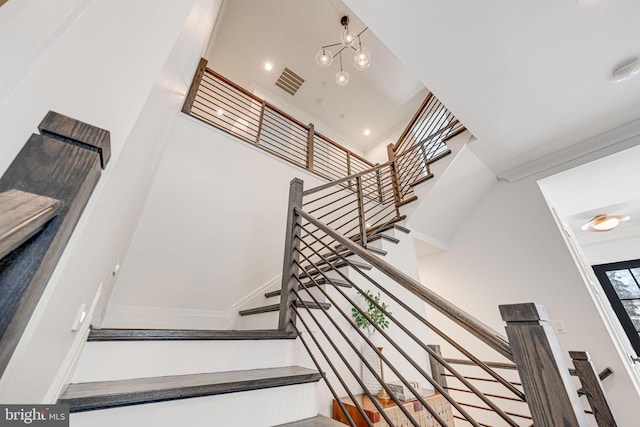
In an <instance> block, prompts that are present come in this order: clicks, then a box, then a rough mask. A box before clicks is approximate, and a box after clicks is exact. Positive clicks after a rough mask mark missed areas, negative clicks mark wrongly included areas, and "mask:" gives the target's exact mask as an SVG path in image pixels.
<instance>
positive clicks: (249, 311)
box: [238, 300, 331, 316]
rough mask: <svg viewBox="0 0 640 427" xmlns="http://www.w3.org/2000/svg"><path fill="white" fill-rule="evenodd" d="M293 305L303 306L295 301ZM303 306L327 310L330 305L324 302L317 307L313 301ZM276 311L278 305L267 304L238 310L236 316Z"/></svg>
mask: <svg viewBox="0 0 640 427" xmlns="http://www.w3.org/2000/svg"><path fill="white" fill-rule="evenodd" d="M295 304H296V307H304V304H302V302H300V301H299V300H296V302H295ZM305 304H306V305H307V307H309V308H312V309H318V310H320V309H323V310H328V309H330V308H331V304H329V303H326V302H323V303H320V304H319V305H318V304H316V303H315V302H313V301H305ZM278 310H280V304H269V305H263V306H262V307H255V308H249V309H247V310H240V311H239V312H238V314H240V316H250V315H252V314H260V313H270V312H272V311H278Z"/></svg>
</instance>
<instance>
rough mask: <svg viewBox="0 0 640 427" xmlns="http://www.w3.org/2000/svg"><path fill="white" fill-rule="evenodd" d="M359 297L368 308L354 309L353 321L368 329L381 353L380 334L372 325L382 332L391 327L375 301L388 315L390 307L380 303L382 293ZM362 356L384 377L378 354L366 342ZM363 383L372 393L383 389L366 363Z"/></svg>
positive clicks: (367, 291)
mask: <svg viewBox="0 0 640 427" xmlns="http://www.w3.org/2000/svg"><path fill="white" fill-rule="evenodd" d="M358 295H360V296H361V297H362V298H363V299H364V300H365V303H366V308H361V309H358V308H356V307H352V308H351V317H352V318H353V321H354V323H355V324H356V326H357V327H358V328H360V329H366V331H367V334H368V338H369V340H370V341H371V342H372V343H373V344H374V345H375V346H376V347H377V348H378V350H379V351H382V346H381V343H380V339H379V338H378V334H376V333H375V332H376V331H377V329H376V328H375V326H373V325H372V324H371V322H373V323H375V324H376V325H378V327H379V328H380V329H381V330H384V329H386V328H388V327H389V319H387V316H386V315H385V313H384V312H383V311H382V310H381V309H380V308H378V307H377V306H376V305H375V304H374V301H375V302H376V303H377V304H378V305H379V306H380V307H382V309H384V310H385V311H386V312H387V313H389V314H391V312H390V311H389V310H388V308H389V306H388V305H387V304H386V303H384V302H381V301H380V292H378V293H377V294H376V295H374V294H373V292H371V291H370V290H366V291H365V292H364V294H363V293H358ZM367 297H369V298H367ZM363 313H366V315H367V316H369V319H371V321H369V319H367V318H366V317H365V316H364V314H363ZM362 355H363V356H364V358H365V359H366V360H367V362H368V363H369V365H371V367H372V368H374V370H375V371H376V373H377V374H378V376H382V370H381V366H380V359H379V357H378V353H377V352H376V351H375V350H374V349H373V348H371V346H369V344H367V343H366V342H364V343H362ZM362 381H363V383H364V385H365V386H366V387H367V389H369V391H370V392H371V393H378V392H380V390H381V389H382V387H381V385H380V383H379V382H378V380H377V379H376V377H375V376H374V375H373V373H371V371H370V370H369V369H368V368H367V367H366V366H365V365H364V363H363V364H362Z"/></svg>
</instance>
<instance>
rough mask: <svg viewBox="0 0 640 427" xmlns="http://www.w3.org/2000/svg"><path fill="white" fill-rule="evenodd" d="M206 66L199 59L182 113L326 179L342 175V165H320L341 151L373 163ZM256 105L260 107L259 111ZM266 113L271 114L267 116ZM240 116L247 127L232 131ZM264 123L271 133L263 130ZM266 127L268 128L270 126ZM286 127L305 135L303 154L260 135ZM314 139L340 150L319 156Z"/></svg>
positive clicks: (278, 134) (275, 134) (274, 135)
mask: <svg viewBox="0 0 640 427" xmlns="http://www.w3.org/2000/svg"><path fill="white" fill-rule="evenodd" d="M206 65H207V61H206V60H205V59H204V58H203V59H201V60H200V63H199V64H198V68H197V70H196V73H195V75H194V78H193V81H192V84H191V87H190V89H189V93H188V95H187V97H186V99H185V102H184V105H183V108H182V112H184V113H185V114H189V115H191V116H192V117H194V118H196V119H198V120H200V121H202V122H205V123H207V124H209V125H212V126H215V127H218V128H219V129H222V130H223V131H225V132H228V133H230V134H232V135H234V136H236V137H237V138H240V139H242V140H244V141H246V142H249V143H252V144H253V145H255V146H257V147H260V148H261V149H264V150H266V151H268V152H269V153H271V154H272V155H275V156H278V157H280V158H282V159H284V160H287V161H289V162H291V163H293V164H295V165H297V166H299V167H302V168H304V169H306V170H308V171H310V172H312V173H314V174H316V175H318V176H321V177H323V178H325V179H332V178H333V177H341V176H342V175H344V174H345V172H344V171H343V170H341V168H335V167H334V168H331V167H328V168H323V165H324V164H329V163H331V161H332V159H333V157H338V158H341V156H342V153H344V154H345V156H348V157H350V158H351V160H352V161H353V160H355V159H357V162H358V169H360V168H361V167H362V166H361V164H364V165H365V166H369V167H372V166H373V163H371V162H370V161H368V160H367V159H365V158H364V157H362V156H360V155H358V154H356V153H354V152H352V151H350V150H348V149H347V148H345V147H343V146H342V145H340V144H338V143H337V142H335V141H333V140H332V139H330V138H327V137H326V136H324V135H322V134H320V133H318V132H317V131H316V130H315V129H314V130H313V131H311V129H312V128H313V124H312V123H309V124H305V123H302V122H301V121H299V120H297V119H296V118H295V117H293V116H291V115H290V114H287V113H286V112H284V111H282V110H281V109H279V108H278V107H276V106H274V105H272V104H270V103H268V102H266V101H265V100H263V99H261V98H260V97H258V96H256V95H254V94H253V93H251V92H249V91H248V90H246V89H244V88H243V87H241V86H239V85H238V84H236V83H234V82H233V81H231V80H230V79H228V78H227V77H225V76H223V75H222V74H220V73H218V72H216V71H214V70H212V69H210V68H207V66H206ZM203 76H206V78H204V79H203ZM220 102H222V107H223V108H221V109H220V110H221V112H220V113H217V109H219V108H220V107H221V104H220ZM251 102H255V103H256V104H257V106H256V107H255V108H253V107H247V106H246V105H244V104H246V103H251ZM258 106H259V107H260V108H259V111H258ZM227 108H229V111H231V114H229V116H228V117H230V118H228V117H227V113H228V111H227V110H226V109H227ZM265 109H266V110H268V113H269V114H267V115H265ZM254 111H255V114H254ZM271 113H273V115H272V114H271ZM266 116H270V117H269V118H267V117H266ZM280 118H282V122H283V123H284V124H282V123H281V124H280V125H276V126H275V127H274V126H273V123H274V122H276V123H278V122H280ZM240 119H242V120H246V121H247V124H246V127H247V129H243V130H240V131H238V130H235V131H234V129H236V128H235V125H236V124H235V121H236V120H240ZM285 122H286V123H285ZM263 125H264V127H265V128H267V129H270V130H271V131H272V132H266V131H265V132H263ZM268 126H271V127H270V128H269V127H268ZM288 126H296V127H298V128H300V130H301V131H303V132H305V133H306V134H307V136H308V137H307V141H306V144H305V147H303V150H304V151H305V153H302V154H303V155H302V156H297V157H296V156H293V155H292V156H290V155H289V154H290V153H287V152H286V147H284V148H283V147H279V146H277V145H278V143H277V141H276V142H274V140H273V139H270V138H263V135H264V134H267V133H270V134H271V138H279V137H282V132H283V130H284V129H276V130H275V131H274V129H275V128H284V127H288ZM309 135H310V137H309ZM316 141H322V142H325V143H327V144H328V145H329V146H331V147H334V148H336V149H337V150H339V152H335V151H334V150H330V151H327V153H326V156H329V157H327V158H325V159H322V153H321V151H322V150H320V149H318V150H314V148H315V147H313V144H316V143H317V142H316ZM274 144H275V145H274ZM300 151H302V150H300ZM310 154H311V155H310ZM314 156H315V157H317V160H318V163H316V165H317V166H318V167H317V168H315V169H316V170H314V167H313V166H314V162H313V158H314ZM331 156H333V157H331ZM289 157H291V158H289ZM298 157H302V158H298ZM346 173H347V175H348V174H349V173H350V171H347V172H346Z"/></svg>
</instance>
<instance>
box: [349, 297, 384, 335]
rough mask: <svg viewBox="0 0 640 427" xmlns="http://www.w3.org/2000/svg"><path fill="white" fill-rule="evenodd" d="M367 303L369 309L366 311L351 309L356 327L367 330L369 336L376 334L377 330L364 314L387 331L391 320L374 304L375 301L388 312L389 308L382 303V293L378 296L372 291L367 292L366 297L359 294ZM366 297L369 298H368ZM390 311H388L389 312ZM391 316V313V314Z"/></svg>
mask: <svg viewBox="0 0 640 427" xmlns="http://www.w3.org/2000/svg"><path fill="white" fill-rule="evenodd" d="M358 295H360V296H361V297H362V298H363V299H364V300H365V302H366V304H367V308H366V310H364V309H361V310H358V309H357V308H356V307H352V308H351V316H352V317H353V321H354V322H355V324H356V326H357V327H358V328H360V329H366V330H367V332H368V333H369V335H372V334H374V333H375V332H376V330H377V329H376V328H375V327H374V326H373V325H372V324H371V323H370V322H369V320H368V319H367V318H366V317H365V316H364V314H363V312H364V313H366V314H367V316H369V318H371V320H372V321H373V322H374V323H375V324H377V325H378V326H379V327H380V329H386V328H388V327H389V319H387V317H386V316H385V314H384V312H383V311H382V310H380V309H379V308H378V307H377V306H376V305H375V304H374V303H373V302H372V300H373V301H375V302H376V303H377V304H378V305H380V307H382V308H383V309H384V310H387V308H389V306H388V305H387V304H385V303H384V302H380V292H378V294H377V295H374V294H373V292H371V291H370V290H368V289H367V290H366V291H365V293H364V295H363V294H362V293H358ZM365 295H366V296H367V297H369V298H366V297H365ZM387 311H388V310H387ZM389 314H391V313H389Z"/></svg>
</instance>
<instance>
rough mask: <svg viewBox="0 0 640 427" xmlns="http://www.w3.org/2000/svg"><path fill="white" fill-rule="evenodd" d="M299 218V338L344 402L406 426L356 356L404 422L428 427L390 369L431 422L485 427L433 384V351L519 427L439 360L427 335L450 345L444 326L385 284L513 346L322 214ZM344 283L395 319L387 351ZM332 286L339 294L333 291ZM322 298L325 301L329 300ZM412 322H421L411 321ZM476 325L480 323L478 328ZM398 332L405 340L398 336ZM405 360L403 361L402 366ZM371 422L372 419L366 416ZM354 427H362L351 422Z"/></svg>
mask: <svg viewBox="0 0 640 427" xmlns="http://www.w3.org/2000/svg"><path fill="white" fill-rule="evenodd" d="M387 166H388V165H387ZM366 176H367V173H361V174H358V175H356V176H355V177H350V178H351V180H352V181H353V180H357V181H358V182H362V181H363V178H365V177H366ZM348 181H349V179H347V180H345V181H342V182H341V183H340V184H342V186H343V187H342V188H343V189H342V190H339V191H341V192H347V191H349V190H348V187H347V185H348ZM326 189H328V187H325V190H326ZM299 191H300V190H299V189H298V190H295V192H296V193H298V192H299ZM320 192H321V190H318V191H310V192H309V193H305V196H306V197H309V196H315V195H317V194H318V193H320ZM364 194H366V193H364ZM294 214H295V215H294V217H295V218H297V219H296V220H292V223H295V224H297V225H295V226H294V230H296V231H294V232H293V233H292V236H295V237H294V241H295V244H293V245H291V247H292V248H294V249H293V251H294V252H295V253H296V256H295V258H296V261H295V262H294V264H295V268H293V269H292V270H291V271H292V277H293V279H294V283H293V285H292V287H291V288H289V289H291V290H292V293H293V298H292V299H296V300H298V301H301V302H302V304H301V306H296V305H292V306H291V310H292V311H293V314H294V318H295V319H296V321H295V322H292V323H293V324H294V325H296V326H295V329H296V331H297V332H298V333H299V337H300V339H301V341H302V342H303V344H304V345H305V347H306V348H308V349H309V351H310V354H311V355H312V359H313V360H314V363H316V364H317V366H318V368H319V369H320V370H321V371H326V372H327V375H326V380H327V381H328V382H329V385H328V386H329V388H330V390H331V392H332V394H333V396H334V398H335V399H336V401H337V402H338V401H340V395H342V394H346V395H348V396H350V397H351V400H352V402H353V405H355V406H356V409H357V411H361V412H364V409H363V408H362V407H359V406H358V405H359V404H358V399H357V398H355V395H356V394H360V393H364V394H365V395H366V396H367V397H368V399H369V400H370V401H371V403H372V404H373V405H374V406H376V407H377V409H378V411H379V412H380V416H381V417H383V418H384V419H385V421H386V422H387V424H388V425H390V426H394V425H405V424H397V423H398V422H400V421H399V419H396V418H394V419H387V418H388V417H387V414H386V412H385V411H384V409H383V408H382V404H381V403H379V401H378V400H377V399H376V397H375V395H376V393H377V390H376V391H372V390H370V389H369V388H368V387H369V386H367V385H366V384H364V383H363V380H362V379H361V377H360V373H359V372H357V371H356V370H355V369H354V368H353V366H352V362H351V360H352V358H353V357H355V358H356V360H359V361H360V362H361V363H362V365H363V369H364V370H367V371H368V372H370V373H371V374H372V375H373V377H375V379H376V380H377V382H378V383H379V384H380V387H381V388H382V389H384V390H386V391H387V393H388V394H389V395H390V396H391V397H390V398H391V400H393V401H395V403H396V405H397V407H398V408H399V411H400V412H402V417H403V418H402V419H403V420H406V423H408V425H420V424H419V421H418V417H419V415H418V414H417V413H414V412H412V411H410V410H408V409H407V408H405V406H406V405H403V402H401V401H399V399H398V397H397V396H396V395H395V394H394V392H393V390H391V389H390V388H389V386H388V384H387V382H386V381H385V380H384V379H383V377H384V375H383V374H382V372H386V375H388V376H391V377H392V378H395V379H396V380H397V381H399V382H400V383H402V384H403V385H404V386H405V387H406V388H407V389H408V390H409V391H410V392H411V393H412V394H413V396H414V398H415V399H416V400H417V401H418V402H419V403H420V404H421V405H422V407H423V408H424V410H425V411H426V412H427V413H428V417H431V419H432V420H433V421H434V425H442V426H453V425H454V421H453V418H452V416H453V414H454V413H455V414H456V416H460V417H462V418H463V419H464V420H465V421H467V422H468V423H470V425H474V426H478V427H479V426H482V425H483V424H482V422H480V421H478V420H477V419H476V418H474V417H473V416H472V415H470V413H469V411H468V409H469V408H465V407H464V405H461V404H460V403H459V402H458V401H457V400H456V399H454V398H453V397H452V396H451V395H450V393H449V391H448V390H447V389H446V388H444V387H442V386H441V385H439V384H438V382H437V381H436V380H434V379H433V377H432V376H431V374H430V373H429V372H428V371H427V369H426V368H425V366H424V363H422V362H419V360H421V357H420V354H422V355H427V354H428V355H430V356H432V357H436V358H437V359H438V362H439V363H442V364H443V365H445V366H447V368H448V369H449V370H450V371H452V372H454V373H456V374H457V377H458V378H459V380H460V381H461V382H462V383H463V384H465V386H466V387H467V388H469V389H471V390H473V391H474V395H475V396H477V398H478V399H479V400H480V401H481V402H482V404H483V405H484V406H486V407H488V408H491V410H492V411H494V412H495V413H497V414H499V415H500V416H501V420H502V421H503V422H504V423H506V425H511V426H517V425H519V424H518V423H517V422H516V421H514V420H513V418H512V416H510V415H509V414H507V413H505V412H504V411H502V410H501V409H500V407H499V406H498V405H497V404H496V403H495V402H493V400H492V399H491V397H489V396H485V395H483V394H482V393H481V392H480V391H479V390H478V389H477V388H476V387H475V386H474V385H473V384H472V383H471V382H469V381H468V380H467V379H465V378H464V376H463V375H461V374H458V373H457V369H456V368H455V367H453V366H451V365H449V364H448V363H447V361H446V360H444V359H443V358H441V357H439V356H438V355H437V353H436V352H434V351H433V350H432V349H431V348H430V347H429V346H428V345H427V344H426V343H425V342H424V341H423V340H422V339H421V338H420V337H424V336H426V335H427V334H429V333H434V334H436V335H438V336H444V337H446V339H448V340H452V339H451V338H450V337H448V336H447V335H446V334H445V333H444V332H443V331H442V330H441V329H439V328H438V327H436V326H435V325H434V324H432V323H431V322H429V321H428V320H427V319H426V318H425V317H424V315H423V314H420V313H419V312H418V311H419V310H416V309H415V308H414V306H411V305H409V304H407V303H406V302H405V298H404V297H401V296H400V295H399V294H398V290H397V289H392V288H388V285H385V283H384V282H385V280H387V279H388V278H389V277H393V282H394V283H400V286H401V287H402V288H404V289H405V290H408V291H410V292H411V293H413V295H414V296H416V297H418V298H419V299H420V300H422V301H424V302H427V303H429V304H430V305H433V306H434V307H436V308H437V309H438V310H445V311H447V313H448V314H447V315H448V317H449V318H452V319H453V320H454V322H456V323H458V324H462V325H466V326H463V327H464V328H465V329H466V330H469V329H474V330H476V331H477V330H480V329H484V333H482V334H480V336H481V337H482V338H483V339H484V340H489V341H492V342H493V344H494V346H495V347H497V349H498V351H499V353H500V354H509V350H508V344H506V346H507V348H505V341H504V338H502V337H501V336H500V335H499V334H498V333H496V332H495V331H492V330H490V329H489V328H488V327H486V326H484V325H482V324H481V323H480V322H478V321H476V320H475V319H473V318H472V317H471V316H469V315H468V314H466V313H464V312H463V311H461V310H459V309H457V308H454V306H452V305H451V304H448V303H447V302H446V301H444V300H443V299H442V298H440V297H439V296H437V295H435V294H433V293H432V292H431V291H429V290H428V289H426V288H424V287H422V286H421V285H419V284H418V283H417V282H415V280H413V279H411V278H409V277H408V276H406V275H404V274H403V273H401V272H400V271H399V270H397V269H395V267H393V266H391V265H389V264H388V263H385V262H384V261H382V260H381V259H379V258H378V257H376V256H374V255H371V254H370V253H369V252H368V251H367V250H366V249H363V248H362V247H361V246H360V245H358V244H356V243H354V242H353V241H352V240H351V239H348V238H346V237H344V236H342V235H341V234H340V233H338V232H337V231H336V230H333V229H332V228H331V227H329V226H326V225H325V224H324V223H323V222H321V221H320V220H318V219H316V218H314V216H312V215H310V214H307V213H306V212H305V211H304V210H303V208H294ZM340 248H344V250H345V251H348V252H349V253H353V254H356V255H358V256H359V257H360V259H361V260H362V261H365V262H367V263H369V264H371V265H372V266H373V267H374V268H375V269H376V270H377V271H379V272H382V273H383V276H385V277H387V279H382V278H380V277H378V276H377V275H376V276H375V277H372V276H369V275H367V273H366V271H365V270H364V269H363V268H361V267H359V264H358V263H354V262H353V261H351V259H350V258H349V257H348V254H347V253H345V252H343V250H342V249H340ZM291 258H294V257H291ZM340 264H343V265H349V266H351V268H352V269H353V272H350V273H349V274H348V275H347V274H345V273H344V272H342V271H341V270H340V268H339V267H337V265H340ZM338 281H340V282H342V283H348V284H349V285H350V286H351V287H353V288H354V289H355V290H356V291H358V293H359V294H360V295H363V298H366V299H367V300H368V301H371V302H372V303H373V304H375V305H376V306H377V308H378V309H380V310H381V311H383V312H384V314H385V316H386V317H387V319H389V322H390V323H391V327H390V329H389V330H391V328H393V330H394V331H395V332H396V333H394V334H393V335H392V334H391V333H390V332H387V331H385V330H383V328H380V327H377V326H376V327H375V328H376V334H378V335H380V336H381V339H382V340H384V346H383V347H384V348H383V350H379V349H378V347H377V345H379V343H376V344H374V343H373V342H372V341H371V340H370V339H369V337H368V335H367V334H365V333H364V332H363V331H362V330H361V329H359V328H357V327H356V325H355V323H354V321H353V319H352V314H351V310H352V308H358V310H360V313H363V315H364V316H365V317H367V318H368V319H369V320H370V321H372V319H371V318H370V317H368V314H366V313H365V312H364V311H363V310H362V309H360V308H359V305H361V304H359V302H358V301H356V300H355V299H354V296H353V294H349V293H348V292H347V291H346V290H344V289H343V288H342V286H340V285H339V284H338V283H337V282H338ZM320 282H322V283H324V284H326V287H327V288H328V289H326V290H325V289H324V287H322V286H320ZM368 288H372V289H373V290H374V292H380V294H382V295H383V297H384V298H385V299H388V300H390V301H391V303H392V304H393V310H387V309H385V307H383V306H382V305H380V304H379V303H377V302H376V301H374V300H373V299H371V298H369V297H364V295H366V290H367V289H368ZM329 289H331V290H332V291H334V292H329ZM320 298H322V300H321V299H320ZM304 301H311V302H312V303H313V304H314V306H318V305H319V304H320V303H321V302H323V301H326V302H329V303H330V304H331V306H332V308H331V310H332V311H333V313H329V311H327V310H319V312H318V310H315V312H314V310H311V309H310V307H306V303H305V302H304ZM308 308H309V309H308ZM407 317H410V318H412V319H414V320H413V321H409V322H408V323H407ZM412 322H413V323H412ZM409 325H410V326H409ZM469 325H473V326H472V327H470V326H469ZM481 325H482V326H481ZM421 329H424V330H421ZM354 330H355V331H356V333H357V336H358V337H359V340H362V342H363V343H364V345H366V346H368V347H369V348H371V349H372V350H373V351H375V352H376V353H377V355H378V358H379V360H380V361H381V365H382V368H378V367H377V366H373V365H372V364H371V363H369V362H368V360H367V359H366V358H365V357H364V356H363V354H362V352H361V349H360V348H359V347H358V346H357V345H356V344H355V343H356V342H358V341H354V336H353V335H354V332H353V331H354ZM304 331H317V332H314V333H312V334H308V335H307V334H305V333H303V332H304ZM398 334H400V335H402V336H401V337H398V336H397V335H398ZM472 334H473V332H472ZM406 340H409V341H410V343H409V344H407V341H406ZM456 344H457V345H459V344H458V343H456ZM398 358H400V359H401V360H400V361H398ZM422 360H424V359H422ZM418 378H419V380H420V382H423V383H425V384H429V385H430V387H431V388H433V389H434V390H436V392H437V393H436V395H435V398H440V399H444V401H446V402H447V405H446V406H448V407H450V408H452V410H450V411H449V412H448V413H443V412H442V407H443V406H442V405H434V403H433V400H432V399H433V398H432V397H428V396H422V394H421V392H418V389H416V387H415V386H414V385H413V382H414V380H416V379H418ZM378 406H379V407H378ZM451 411H453V412H451ZM447 414H448V415H447ZM398 416H400V415H398ZM420 416H422V415H420ZM425 416H426V415H425ZM389 417H390V416H389ZM364 418H365V419H366V417H364ZM351 425H356V424H355V423H351ZM369 425H371V424H369Z"/></svg>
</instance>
